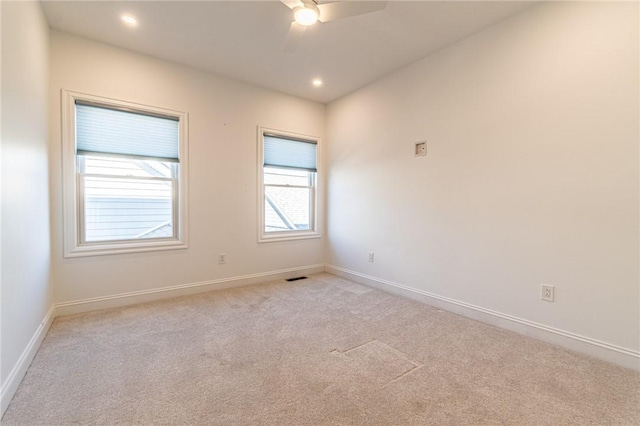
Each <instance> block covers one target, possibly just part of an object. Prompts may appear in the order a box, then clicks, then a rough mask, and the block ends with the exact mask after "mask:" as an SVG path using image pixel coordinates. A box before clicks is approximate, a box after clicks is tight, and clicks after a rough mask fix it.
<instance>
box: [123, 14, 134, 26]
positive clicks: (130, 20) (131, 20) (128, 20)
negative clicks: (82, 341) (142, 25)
mask: <svg viewBox="0 0 640 426" xmlns="http://www.w3.org/2000/svg"><path fill="white" fill-rule="evenodd" d="M120 19H122V22H124V23H125V25H128V26H130V27H135V26H137V25H138V20H137V19H136V18H134V17H133V16H131V15H122V18H120Z"/></svg>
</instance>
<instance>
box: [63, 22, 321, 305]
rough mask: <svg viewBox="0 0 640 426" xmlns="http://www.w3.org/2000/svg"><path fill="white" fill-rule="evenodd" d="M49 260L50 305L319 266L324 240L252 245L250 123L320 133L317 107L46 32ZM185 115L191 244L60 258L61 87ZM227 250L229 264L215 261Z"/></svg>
mask: <svg viewBox="0 0 640 426" xmlns="http://www.w3.org/2000/svg"><path fill="white" fill-rule="evenodd" d="M51 55H52V62H51V93H50V96H51V104H50V110H51V141H52V145H51V169H52V173H51V179H52V212H51V214H52V221H53V222H52V237H53V251H52V259H53V266H54V281H55V285H56V301H57V302H69V301H74V300H81V299H87V298H94V297H104V296H109V295H115V294H121V293H128V292H136V291H146V290H150V289H159V288H163V287H168V286H174V285H182V284H190V283H197V282H201V281H208V280H216V279H221V278H227V277H238V276H244V275H248V274H256V273H263V272H269V271H276V270H281V269H287V268H294V267H299V266H305V265H316V264H322V263H323V260H324V259H323V244H324V243H323V239H314V240H303V241H290V242H273V243H265V244H258V243H257V217H256V214H257V213H256V198H257V193H256V191H257V188H256V177H257V176H256V172H257V169H256V132H257V130H256V127H257V126H258V125H261V126H265V127H269V128H274V129H281V130H286V131H291V132H298V133H304V134H310V135H314V136H319V137H323V136H324V113H325V111H324V110H325V107H324V105H322V104H318V103H315V102H310V101H305V100H301V99H298V98H294V97H291V96H288V95H283V94H279V93H276V92H273V91H268V90H265V89H259V88H256V87H253V86H249V85H246V84H243V83H239V82H236V81H233V80H229V79H226V78H221V77H217V76H214V75H211V74H207V73H204V72H201V71H197V70H194V69H192V68H187V67H184V66H181V65H177V64H173V63H169V62H165V61H161V60H158V59H154V58H151V57H148V56H143V55H140V54H136V53H133V52H130V51H126V50H122V49H118V48H115V47H111V46H108V45H105V44H101V43H96V42H93V41H89V40H87V39H83V38H78V37H75V36H72V35H69V34H66V33H61V32H58V31H52V34H51ZM63 88H64V89H68V90H73V91H77V92H83V93H88V94H92V95H98V96H104V97H110V98H116V99H121V100H126V101H130V102H136V103H142V104H147V105H152V106H156V107H162V108H168V109H174V110H179V111H186V112H188V114H189V151H190V152H189V157H190V164H189V179H190V180H189V197H190V200H189V215H190V218H189V229H190V231H189V248H188V249H186V250H171V251H160V252H153V253H133V254H120V255H108V256H93V257H85V258H69V259H64V258H63V256H62V193H61V168H60V164H61V152H60V146H61V141H60V90H61V89H63ZM218 253H226V255H227V264H226V265H218V264H217V254H218Z"/></svg>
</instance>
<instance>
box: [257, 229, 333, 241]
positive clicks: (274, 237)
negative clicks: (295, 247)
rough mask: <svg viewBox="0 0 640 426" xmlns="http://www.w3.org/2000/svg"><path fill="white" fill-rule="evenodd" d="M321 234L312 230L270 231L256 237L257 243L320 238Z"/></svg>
mask: <svg viewBox="0 0 640 426" xmlns="http://www.w3.org/2000/svg"><path fill="white" fill-rule="evenodd" d="M320 237H321V235H320V233H318V232H314V231H304V232H272V233H269V234H262V235H260V236H259V237H258V242H259V243H270V242H275V241H292V240H307V239H312V238H320Z"/></svg>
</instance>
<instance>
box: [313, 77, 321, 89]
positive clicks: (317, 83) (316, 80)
mask: <svg viewBox="0 0 640 426" xmlns="http://www.w3.org/2000/svg"><path fill="white" fill-rule="evenodd" d="M311 84H313V86H314V87H320V86H322V80H320V79H319V78H314V79H313V81H312V82H311Z"/></svg>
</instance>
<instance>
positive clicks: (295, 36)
mask: <svg viewBox="0 0 640 426" xmlns="http://www.w3.org/2000/svg"><path fill="white" fill-rule="evenodd" d="M305 31H307V27H305V26H304V25H300V24H298V23H297V22H295V21H294V22H292V23H291V26H290V27H289V33H288V34H287V40H286V41H285V42H284V51H285V53H293V52H294V51H295V50H296V48H297V47H298V43H299V42H300V40H302V36H304V33H305Z"/></svg>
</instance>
